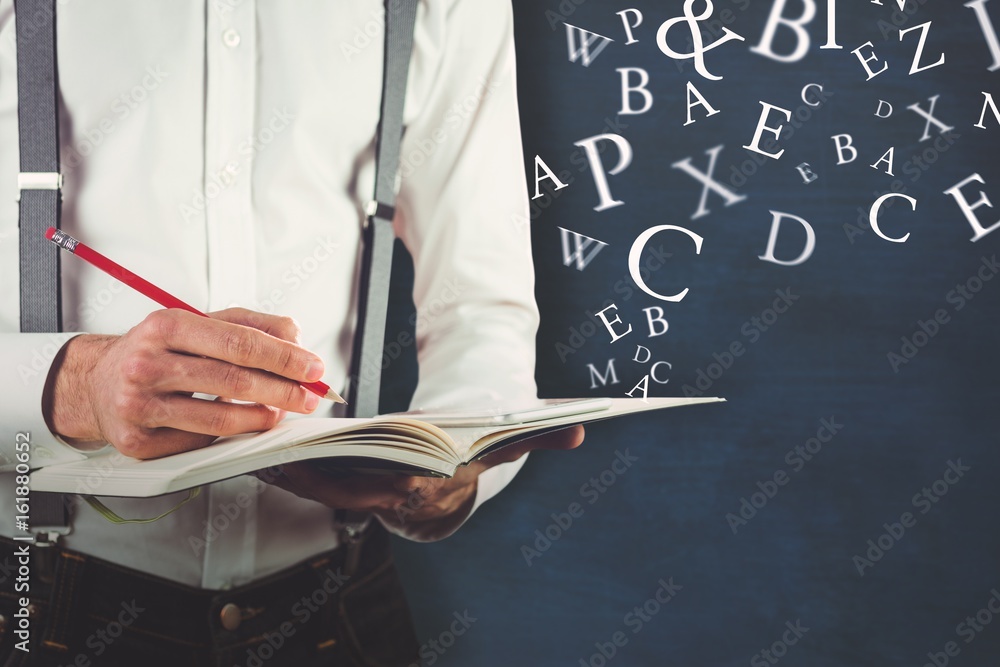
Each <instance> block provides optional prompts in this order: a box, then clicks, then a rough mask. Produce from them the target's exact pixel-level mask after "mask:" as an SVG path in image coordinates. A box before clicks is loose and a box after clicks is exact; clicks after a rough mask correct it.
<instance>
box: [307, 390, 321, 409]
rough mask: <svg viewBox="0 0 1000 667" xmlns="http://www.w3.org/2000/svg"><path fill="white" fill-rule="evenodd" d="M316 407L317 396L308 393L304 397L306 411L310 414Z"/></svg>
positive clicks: (317, 403)
mask: <svg viewBox="0 0 1000 667" xmlns="http://www.w3.org/2000/svg"><path fill="white" fill-rule="evenodd" d="M317 406H319V396H317V395H316V394H313V393H311V392H310V393H309V394H307V395H306V410H308V411H309V412H312V411H313V410H315V409H316V408H317Z"/></svg>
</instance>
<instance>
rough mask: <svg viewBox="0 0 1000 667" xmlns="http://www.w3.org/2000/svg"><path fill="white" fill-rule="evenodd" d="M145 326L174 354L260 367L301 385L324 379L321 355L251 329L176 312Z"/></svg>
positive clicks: (160, 313)
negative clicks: (179, 353)
mask: <svg viewBox="0 0 1000 667" xmlns="http://www.w3.org/2000/svg"><path fill="white" fill-rule="evenodd" d="M144 324H145V325H146V326H147V327H149V328H150V329H151V330H152V335H154V336H157V337H159V338H160V339H161V340H162V342H163V344H164V345H165V346H166V347H167V348H169V349H170V350H173V351H175V352H183V353H185V354H191V355H195V356H199V357H210V358H212V359H219V360H220V361H228V362H229V363H231V364H234V365H236V366H245V367H247V368H259V369H261V370H265V371H270V372H271V373H275V374H277V375H280V376H282V377H286V378H289V379H291V380H296V381H298V382H315V381H316V380H319V379H321V378H322V377H323V361H322V360H321V359H320V358H319V357H318V356H316V355H315V354H313V353H312V352H309V351H308V350H305V349H303V348H301V347H299V346H298V345H295V344H294V343H289V342H288V341H285V340H281V339H280V338H276V337H275V336H272V335H270V334H267V333H264V332H263V331H259V330H257V329H254V328H252V327H248V326H243V325H240V324H232V323H229V322H224V321H222V320H219V319H213V318H210V317H200V316H198V315H194V314H192V313H188V312H185V311H181V310H176V309H173V310H161V311H157V312H155V313H153V314H151V315H150V316H149V317H147V318H146V320H145V321H144Z"/></svg>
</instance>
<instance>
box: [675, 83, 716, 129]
mask: <svg viewBox="0 0 1000 667" xmlns="http://www.w3.org/2000/svg"><path fill="white" fill-rule="evenodd" d="M692 95H694V96H695V97H696V98H698V101H697V102H692V101H691V96H692ZM687 100H688V108H687V112H688V118H687V122H686V123H684V127H687V126H688V125H690V124H691V123H693V122H695V121H694V120H693V119H692V118H691V109H693V108H695V107H696V106H699V105H700V106H703V107H705V109H706V110H707V111H708V113H707V114H705V118H708V117H709V116H714V115H715V114H717V113H719V111H718V109H714V108H712V105H711V104H709V103H708V100H706V99H705V98H704V96H703V95H702V94H701V93H700V92H699V91H698V89H697V88H695V87H694V84H693V83H691V82H690V81H688V84H687Z"/></svg>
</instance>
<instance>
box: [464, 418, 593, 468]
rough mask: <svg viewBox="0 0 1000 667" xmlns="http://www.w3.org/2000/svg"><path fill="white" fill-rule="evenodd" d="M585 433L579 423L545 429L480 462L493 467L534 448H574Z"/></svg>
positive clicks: (508, 461) (512, 459)
mask: <svg viewBox="0 0 1000 667" xmlns="http://www.w3.org/2000/svg"><path fill="white" fill-rule="evenodd" d="M584 435H585V433H584V430H583V426H580V425H579V424H577V425H575V426H569V427H564V428H559V429H557V430H553V431H546V432H545V433H542V434H541V435H535V436H531V437H529V438H527V439H526V440H521V441H519V442H515V443H513V444H510V445H507V446H506V447H504V448H502V449H500V450H498V451H495V452H493V453H492V454H490V455H488V456H484V457H483V458H482V459H480V463H482V464H484V465H486V467H493V466H495V465H499V464H501V463H510V462H511V461H516V460H518V459H519V458H521V457H522V456H524V455H525V454H527V453H528V452H531V451H534V450H536V449H553V450H568V449H576V448H577V447H579V446H580V443H582V442H583V437H584Z"/></svg>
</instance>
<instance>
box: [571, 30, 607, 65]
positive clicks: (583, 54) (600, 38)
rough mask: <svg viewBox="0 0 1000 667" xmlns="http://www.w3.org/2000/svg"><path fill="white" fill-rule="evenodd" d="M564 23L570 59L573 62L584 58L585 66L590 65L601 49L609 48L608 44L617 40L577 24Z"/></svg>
mask: <svg viewBox="0 0 1000 667" xmlns="http://www.w3.org/2000/svg"><path fill="white" fill-rule="evenodd" d="M563 25H565V26H566V43H567V45H568V46H569V61H570V62H571V63H575V62H576V61H577V60H583V66H584V67H590V63H592V62H593V61H594V59H595V58H597V56H599V55H600V54H601V51H603V50H604V49H605V48H607V46H608V44H610V43H611V42H613V41H615V40H613V39H611V38H610V37H605V36H604V35H598V34H597V33H596V32H590V31H589V30H584V29H583V28H577V27H576V26H575V25H570V24H569V23H565V22H564V23H563ZM578 40H579V42H578ZM598 42H599V43H598ZM595 44H596V46H595ZM591 47H593V49H594V50H593V51H591V50H590V49H591Z"/></svg>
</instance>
